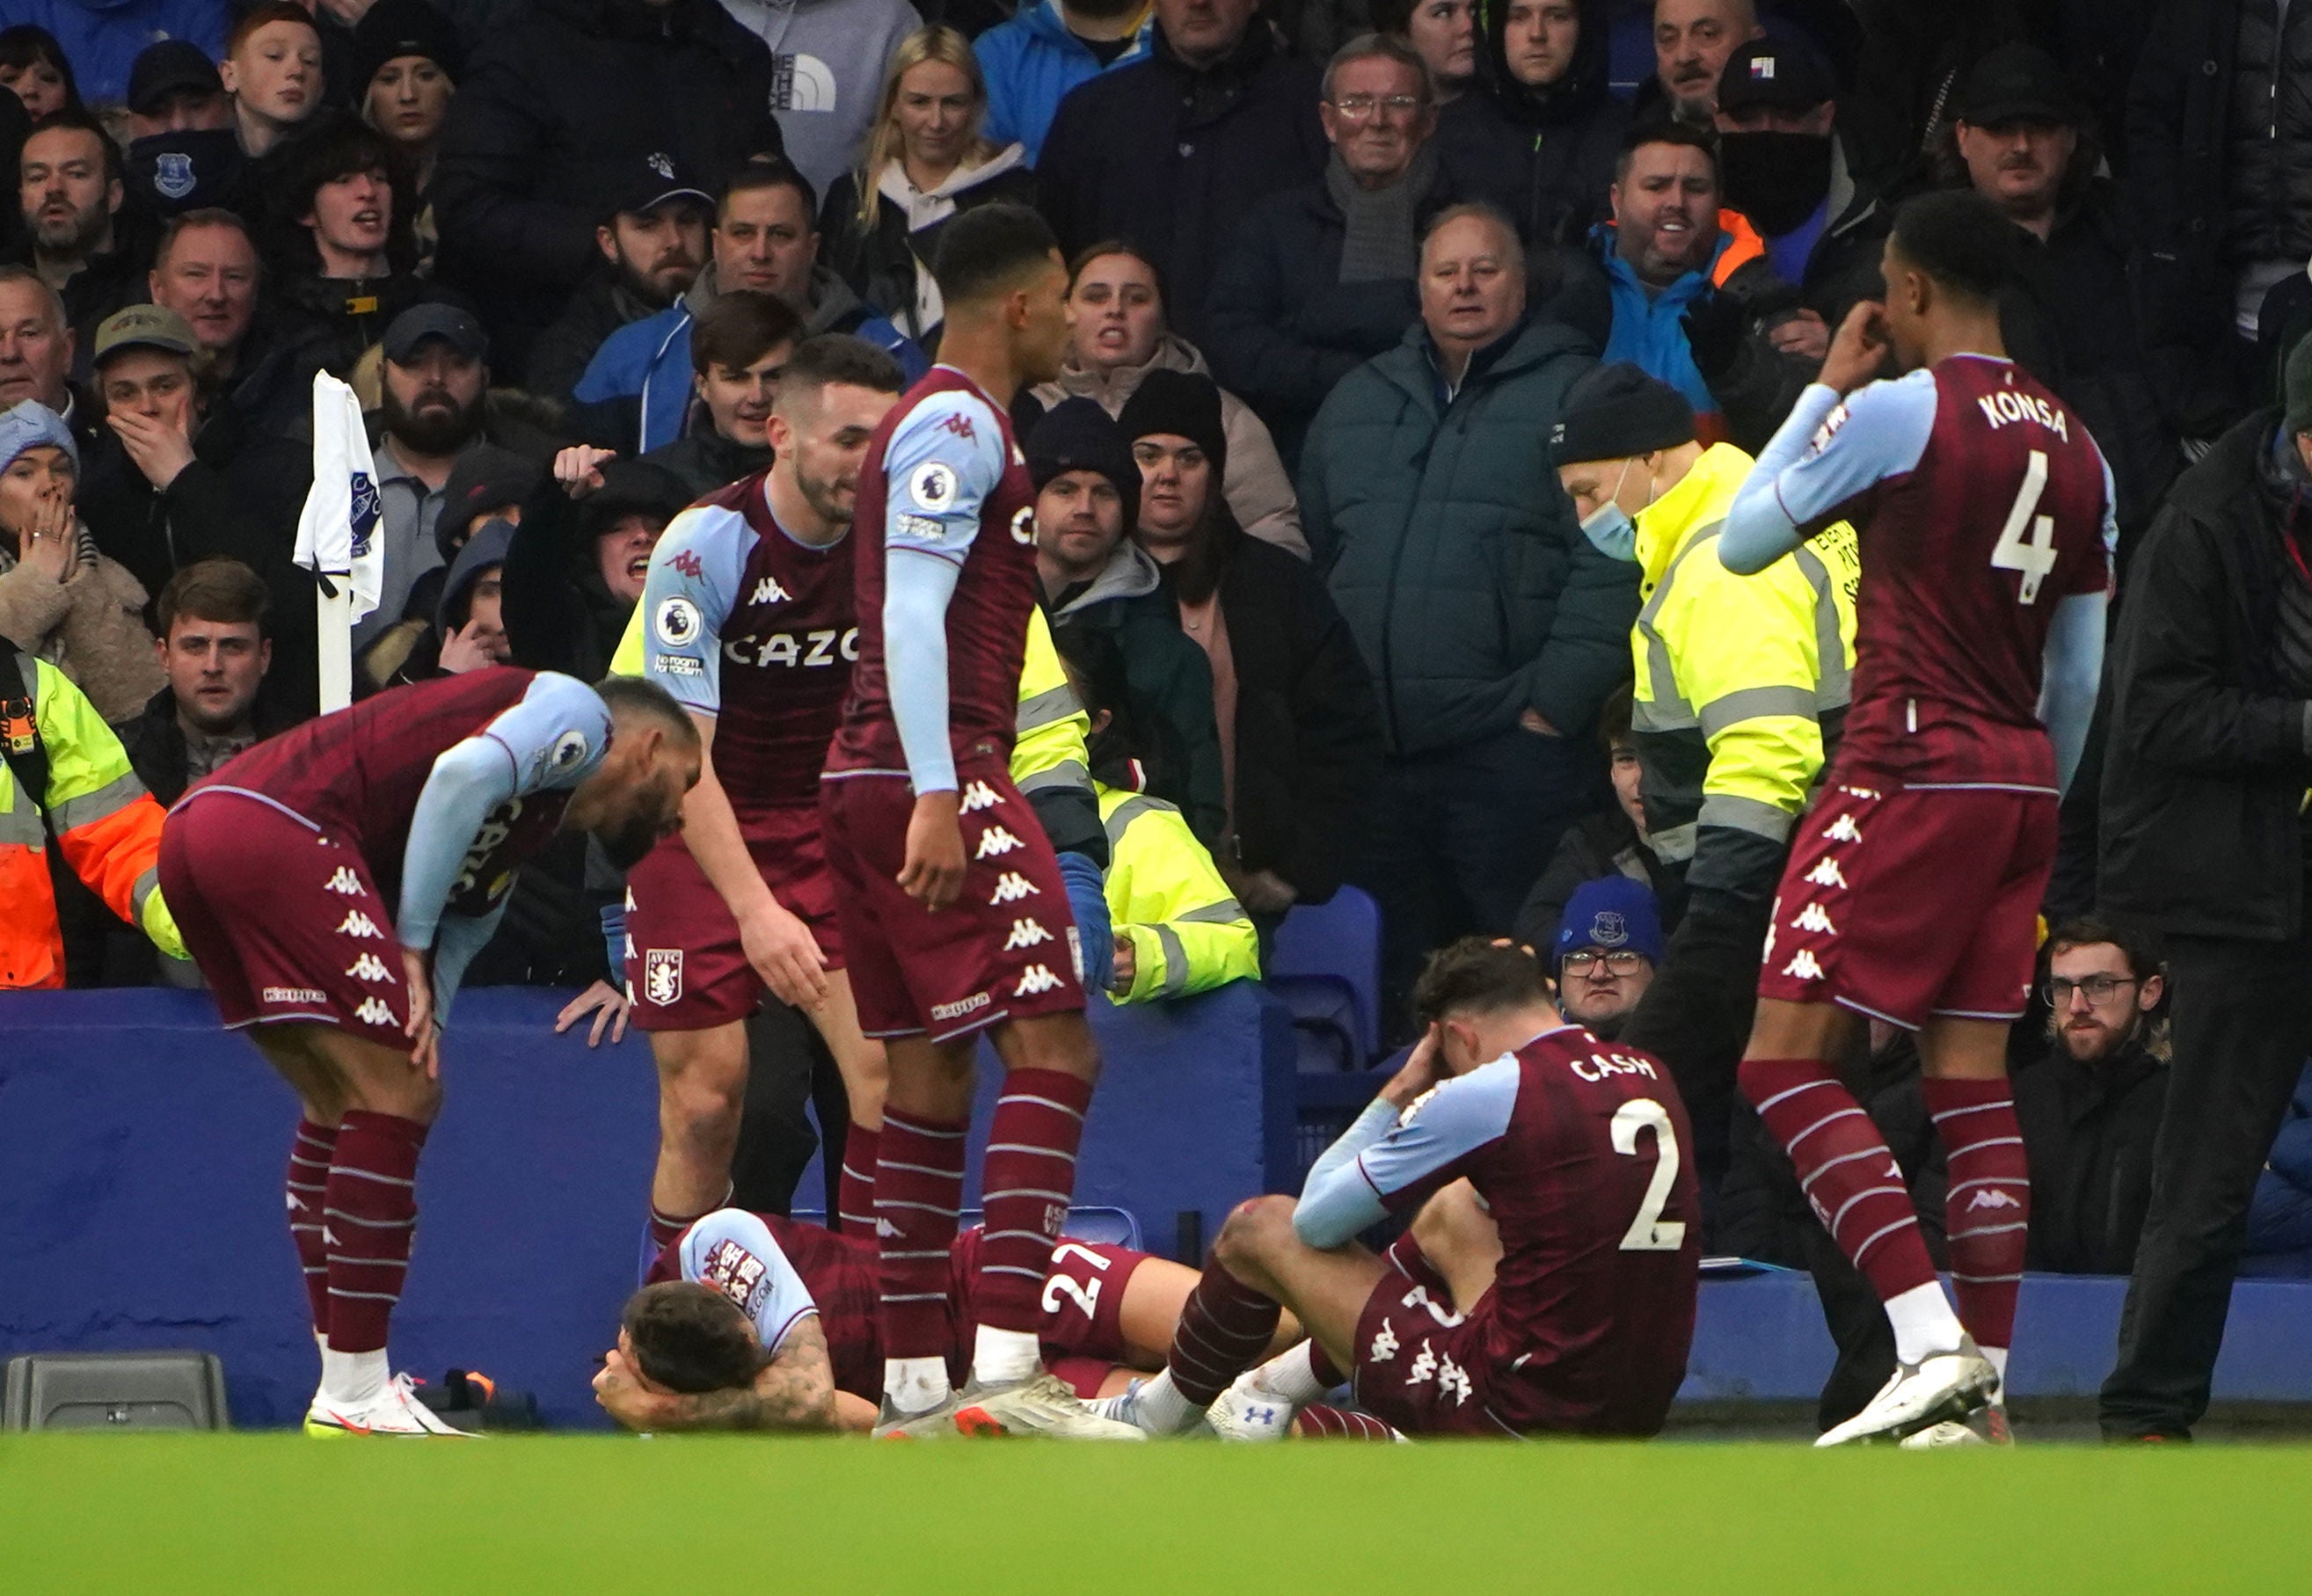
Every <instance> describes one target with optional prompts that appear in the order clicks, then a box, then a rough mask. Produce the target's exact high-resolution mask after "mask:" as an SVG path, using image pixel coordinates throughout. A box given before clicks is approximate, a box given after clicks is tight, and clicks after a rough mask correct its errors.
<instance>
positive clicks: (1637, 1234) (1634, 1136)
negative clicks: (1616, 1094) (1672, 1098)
mask: <svg viewBox="0 0 2312 1596" xmlns="http://www.w3.org/2000/svg"><path fill="white" fill-rule="evenodd" d="M1642 1130H1651V1131H1652V1132H1653V1133H1654V1178H1653V1179H1651V1180H1649V1181H1647V1182H1646V1195H1645V1197H1644V1199H1643V1200H1642V1201H1641V1202H1640V1203H1639V1204H1638V1216H1637V1217H1636V1218H1635V1219H1633V1220H1632V1221H1630V1228H1629V1229H1628V1230H1627V1231H1626V1232H1624V1233H1623V1236H1622V1246H1621V1250H1622V1251H1624V1252H1676V1251H1677V1250H1678V1249H1679V1248H1681V1247H1683V1246H1685V1245H1686V1221H1684V1220H1683V1219H1664V1218H1663V1217H1662V1216H1661V1211H1662V1210H1663V1209H1664V1208H1665V1207H1667V1206H1669V1193H1670V1188H1671V1187H1673V1186H1675V1185H1677V1131H1676V1130H1675V1129H1673V1128H1672V1127H1671V1126H1670V1122H1669V1110H1668V1109H1665V1108H1663V1107H1662V1106H1661V1105H1660V1103H1658V1102H1656V1101H1654V1100H1653V1099H1651V1098H1650V1097H1633V1098H1632V1099H1631V1100H1630V1101H1628V1102H1625V1103H1624V1104H1623V1105H1622V1106H1621V1107H1620V1108H1618V1109H1615V1110H1614V1123H1613V1127H1612V1131H1613V1137H1614V1151H1615V1152H1616V1153H1628V1154H1629V1155H1630V1156H1631V1157H1633V1158H1635V1157H1636V1156H1637V1155H1638V1133H1639V1132H1640V1131H1642Z"/></svg>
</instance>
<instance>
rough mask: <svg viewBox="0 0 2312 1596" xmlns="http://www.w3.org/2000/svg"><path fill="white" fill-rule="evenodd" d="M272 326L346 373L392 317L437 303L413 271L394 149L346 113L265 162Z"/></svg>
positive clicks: (407, 207) (405, 198) (407, 205)
mask: <svg viewBox="0 0 2312 1596" xmlns="http://www.w3.org/2000/svg"><path fill="white" fill-rule="evenodd" d="M267 165H268V167H270V168H271V170H272V176H271V178H270V179H269V180H268V181H267V196H268V201H269V203H270V205H271V206H272V207H273V215H274V226H273V228H272V234H273V236H272V237H271V238H270V239H269V240H267V253H268V254H269V256H270V257H271V259H272V262H273V266H274V278H273V285H272V293H271V295H270V309H271V311H272V313H273V320H274V323H275V325H276V328H277V329H279V330H280V331H281V332H282V334H283V335H284V336H285V337H286V338H292V339H296V340H300V341H305V342H307V343H308V344H309V346H310V347H311V352H312V353H313V354H314V355H317V356H318V357H319V360H320V364H322V365H323V366H325V367H326V368H327V369H328V371H329V373H330V374H331V375H333V376H337V377H341V378H342V377H347V376H350V375H351V374H352V373H353V370H354V367H355V365H356V364H359V363H360V361H361V357H362V356H363V355H364V354H366V353H367V352H368V351H369V349H370V348H371V346H373V345H375V344H377V343H379V342H380V341H381V340H382V339H383V338H384V337H385V329H387V328H388V327H390V326H391V325H392V323H393V320H394V318H396V317H397V316H398V315H400V314H401V312H402V311H406V310H408V309H409V308H410V307H411V306H413V305H416V304H422V303H425V302H426V301H428V300H434V299H438V298H440V297H442V295H441V292H440V290H438V289H437V288H435V287H434V285H433V284H431V283H429V282H428V281H426V280H425V278H423V277H420V276H417V274H416V271H415V270H414V269H413V268H414V267H415V264H416V244H415V242H414V241H413V240H412V238H411V234H410V229H409V215H410V212H411V210H412V208H413V206H414V204H415V201H414V200H413V198H412V197H411V196H410V195H409V194H408V193H407V192H406V191H405V190H403V189H400V188H399V187H398V185H397V183H396V181H395V176H394V174H395V171H396V159H395V156H394V153H393V146H392V145H390V144H389V143H387V142H386V139H385V137H384V136H383V135H381V134H380V133H378V132H377V131H376V130H375V129H373V128H371V127H365V126H363V124H362V123H360V122H357V121H355V119H354V118H352V117H350V116H346V115H344V114H342V113H338V112H331V113H330V114H329V116H328V119H327V120H326V121H324V122H321V123H320V124H317V125H316V126H315V127H312V128H311V129H309V130H307V131H305V132H302V133H300V134H299V135H298V136H296V137H294V138H293V139H291V140H290V141H288V142H287V143H285V144H284V145H281V146H280V147H279V148H278V149H277V150H276V151H275V153H274V154H273V155H272V157H271V158H270V159H269V160H268V162H267Z"/></svg>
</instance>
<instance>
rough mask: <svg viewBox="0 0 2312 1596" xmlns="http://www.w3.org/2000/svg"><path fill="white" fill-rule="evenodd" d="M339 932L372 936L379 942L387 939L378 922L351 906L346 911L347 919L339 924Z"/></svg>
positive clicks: (339, 933) (341, 934)
mask: <svg viewBox="0 0 2312 1596" xmlns="http://www.w3.org/2000/svg"><path fill="white" fill-rule="evenodd" d="M337 934H338V935H340V936H366V937H372V938H374V939H376V940H377V941H379V942H383V941H384V940H385V933H384V932H382V931H380V930H379V929H378V928H377V922H376V921H375V920H372V919H371V918H370V917H369V916H367V915H365V914H363V913H362V912H361V910H359V909H357V908H349V909H347V910H346V917H345V919H344V920H343V921H342V922H340V923H339V924H338V926H337Z"/></svg>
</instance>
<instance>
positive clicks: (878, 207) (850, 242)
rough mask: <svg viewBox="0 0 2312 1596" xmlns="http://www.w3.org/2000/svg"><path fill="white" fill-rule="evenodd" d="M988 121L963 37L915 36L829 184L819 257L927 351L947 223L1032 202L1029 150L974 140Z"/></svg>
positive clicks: (934, 31) (936, 319)
mask: <svg viewBox="0 0 2312 1596" xmlns="http://www.w3.org/2000/svg"><path fill="white" fill-rule="evenodd" d="M986 117H987V83H986V81H985V79H984V78H983V77H981V75H980V72H979V60H978V57H976V56H974V55H973V54H972V52H971V44H970V41H969V40H968V39H965V38H964V36H963V35H962V34H960V33H959V32H957V31H955V30H954V29H952V28H948V27H929V28H919V29H917V30H916V31H915V32H913V33H910V34H909V35H907V37H906V39H905V40H904V41H903V42H902V43H901V44H900V46H899V48H898V52H897V53H896V54H895V55H893V56H892V57H891V65H890V68H889V71H887V72H886V73H885V74H884V75H883V92H882V96H881V98H880V101H878V102H877V107H876V114H875V120H874V123H873V124H872V126H871V127H870V128H869V129H868V133H867V144H866V147H865V149H864V150H863V151H862V152H861V155H860V161H859V165H858V167H857V168H856V169H855V170H854V171H848V172H845V174H844V175H843V176H842V177H840V178H838V179H836V181H835V183H834V184H833V186H832V187H831V188H829V189H828V195H827V203H826V206H825V207H824V208H823V211H822V214H821V215H820V218H819V234H820V244H819V250H820V257H819V258H820V259H823V260H825V261H826V262H827V263H828V265H829V266H831V267H833V268H834V269H835V270H836V273H837V274H838V275H840V276H842V278H843V280H844V281H845V282H846V283H848V284H849V285H851V288H852V291H853V292H854V293H855V294H858V295H859V297H860V298H862V299H863V300H865V301H866V302H867V303H869V304H871V305H872V306H874V307H875V308H876V309H877V310H878V311H881V312H882V313H883V314H884V315H885V316H887V317H889V319H890V320H892V321H893V322H894V323H896V324H897V325H898V328H899V329H900V330H901V331H903V332H905V333H906V335H907V336H908V337H910V338H914V339H915V341H916V342H918V343H920V344H923V345H924V346H925V347H926V348H928V347H929V346H930V345H931V340H932V339H933V338H936V337H937V336H938V333H939V326H940V322H941V319H942V317H943V315H944V313H945V312H944V307H942V306H941V303H940V295H939V285H937V284H936V283H934V282H933V280H932V272H931V262H932V256H933V251H934V250H937V249H938V247H939V234H940V230H941V228H942V227H944V226H945V225H946V224H947V221H948V218H950V216H953V215H955V214H956V213H957V212H959V211H967V210H970V209H972V208H973V207H974V206H983V205H991V204H994V203H996V202H998V201H1009V202H1011V203H1012V204H1015V205H1032V204H1033V203H1035V197H1036V182H1035V179H1034V177H1033V176H1032V175H1031V174H1030V173H1029V170H1028V161H1027V152H1026V151H1025V150H1024V149H1023V148H1022V147H1021V146H1020V145H1017V144H1010V145H1004V146H1003V148H1001V149H998V148H996V147H995V146H994V145H991V144H989V143H988V142H987V141H986V140H985V138H983V137H981V136H980V127H981V125H982V124H983V123H984V122H985V120H986Z"/></svg>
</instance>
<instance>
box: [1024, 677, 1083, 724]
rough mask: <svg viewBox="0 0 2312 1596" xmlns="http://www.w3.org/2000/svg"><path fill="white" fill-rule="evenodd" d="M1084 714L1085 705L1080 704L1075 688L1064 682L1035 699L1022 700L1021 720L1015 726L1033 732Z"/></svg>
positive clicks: (1036, 696)
mask: <svg viewBox="0 0 2312 1596" xmlns="http://www.w3.org/2000/svg"><path fill="white" fill-rule="evenodd" d="M1082 713H1083V705H1082V703H1080V702H1078V700H1077V698H1076V690H1075V688H1072V687H1070V686H1068V685H1067V684H1066V683H1065V682H1062V683H1061V684H1060V685H1059V686H1058V687H1055V688H1049V689H1047V690H1046V691H1044V692H1040V693H1038V694H1036V695H1035V696H1034V697H1029V698H1022V699H1020V714H1019V718H1018V719H1017V720H1016V721H1015V722H1014V723H1013V725H1014V726H1015V728H1016V729H1017V730H1019V731H1021V732H1033V731H1036V730H1038V728H1040V727H1044V726H1049V725H1053V724H1055V723H1058V722H1060V721H1064V720H1066V719H1067V718H1068V717H1069V716H1070V715H1082Z"/></svg>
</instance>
